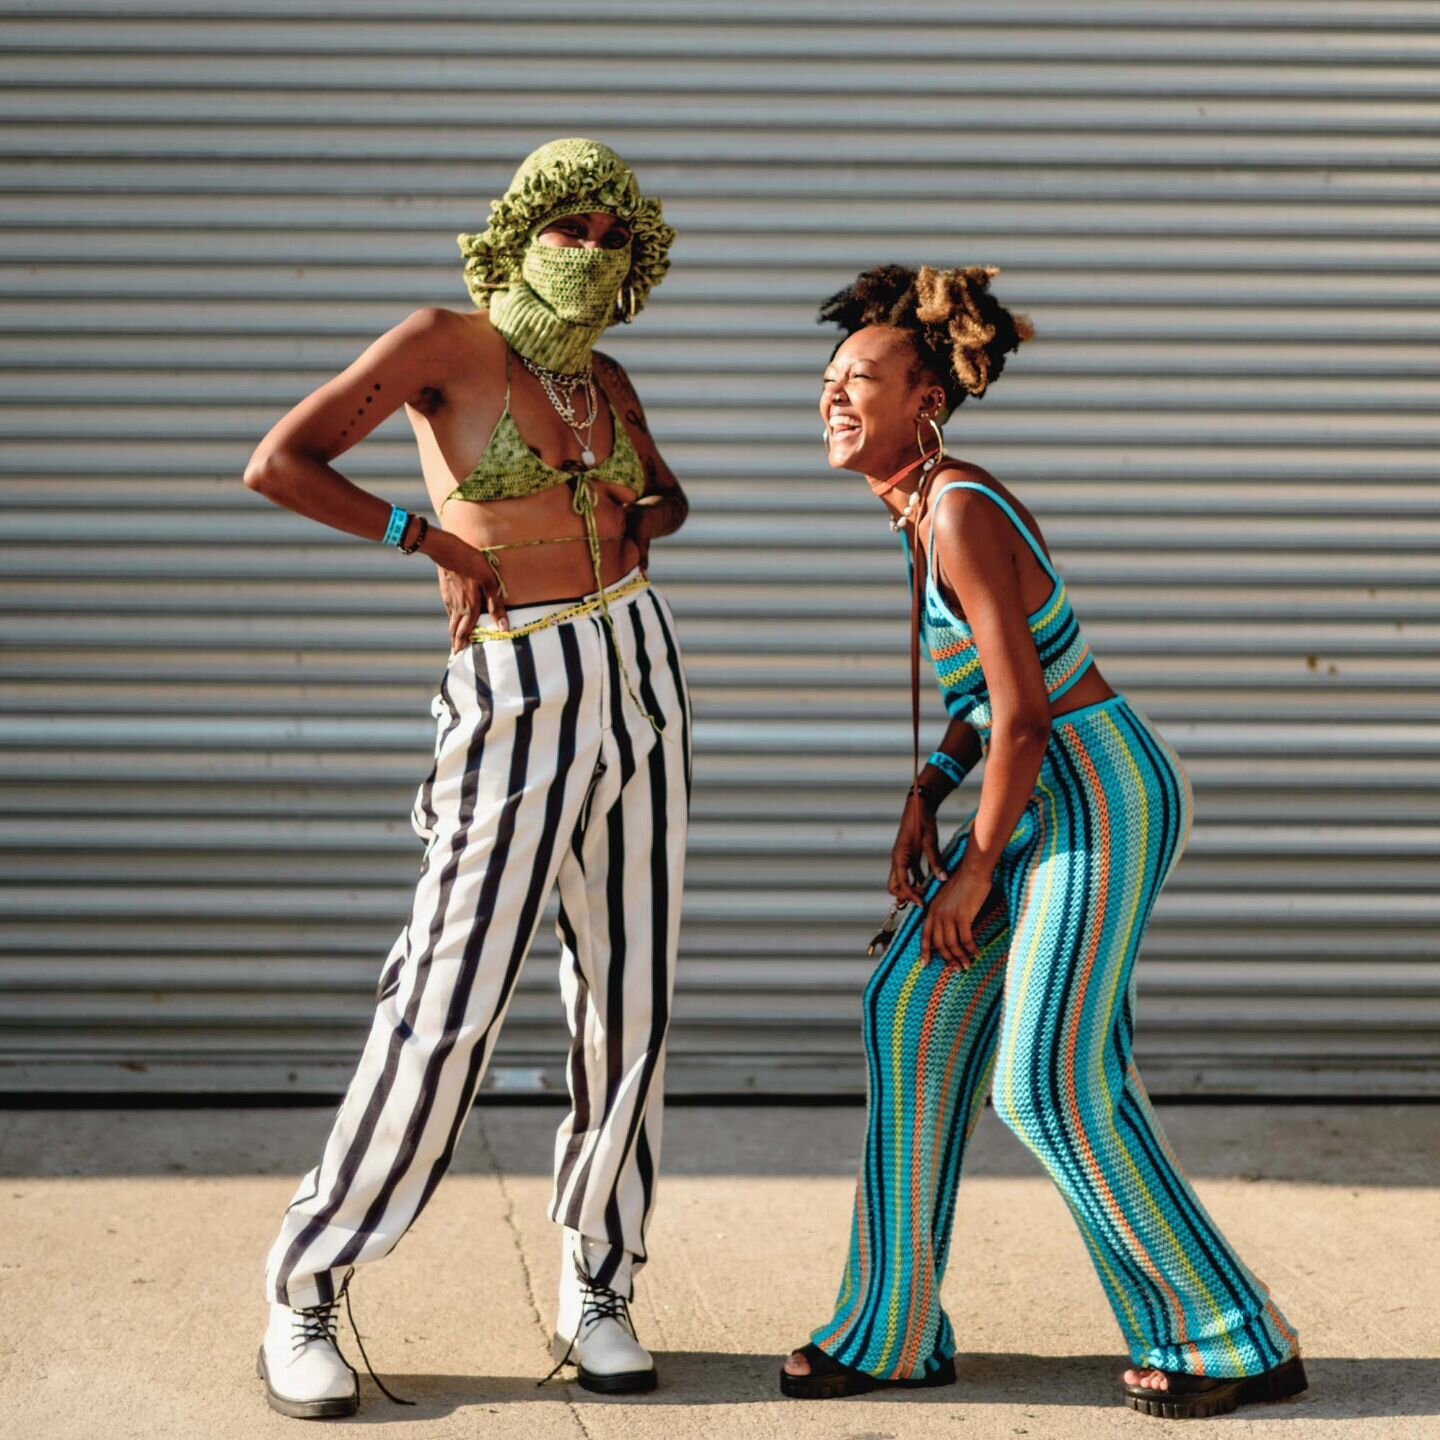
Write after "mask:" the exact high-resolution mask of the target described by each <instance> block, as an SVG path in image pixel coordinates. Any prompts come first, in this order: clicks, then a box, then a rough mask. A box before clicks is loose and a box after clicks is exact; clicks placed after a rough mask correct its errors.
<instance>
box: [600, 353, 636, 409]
mask: <svg viewBox="0 0 1440 1440" xmlns="http://www.w3.org/2000/svg"><path fill="white" fill-rule="evenodd" d="M595 368H596V369H597V370H598V371H599V372H600V378H601V380H602V381H604V383H605V386H606V388H607V389H608V390H609V391H610V393H611V394H612V395H614V396H615V398H616V399H617V400H619V399H624V400H628V401H629V402H630V403H631V404H633V405H638V404H639V403H640V397H639V395H637V394H636V393H635V382H634V381H633V380H631V378H630V375H629V372H628V371H627V370H626V369H625V367H624V366H623V365H622V364H621V363H620V362H619V361H618V360H617V359H616V358H615V357H614V356H613V355H607V354H605V352H604V351H603V350H597V351H595Z"/></svg>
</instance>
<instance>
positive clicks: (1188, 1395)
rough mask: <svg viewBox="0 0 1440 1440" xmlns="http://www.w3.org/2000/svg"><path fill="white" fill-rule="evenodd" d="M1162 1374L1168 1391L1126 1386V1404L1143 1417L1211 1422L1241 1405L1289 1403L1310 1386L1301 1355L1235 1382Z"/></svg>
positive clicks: (1243, 1376)
mask: <svg viewBox="0 0 1440 1440" xmlns="http://www.w3.org/2000/svg"><path fill="white" fill-rule="evenodd" d="M1137 1368H1138V1367H1137ZM1160 1373H1161V1374H1162V1375H1164V1376H1165V1378H1166V1380H1167V1381H1168V1382H1169V1388H1168V1389H1165V1390H1152V1389H1150V1387H1149V1386H1147V1385H1127V1386H1126V1387H1125V1403H1126V1404H1127V1405H1128V1406H1129V1407H1130V1408H1131V1409H1132V1410H1138V1411H1139V1412H1140V1413H1141V1414H1142V1415H1155V1416H1158V1417H1159V1418H1160V1419H1162V1420H1208V1419H1209V1418H1210V1417H1211V1416H1212V1415H1228V1414H1229V1413H1230V1412H1231V1411H1232V1410H1238V1409H1239V1408H1240V1407H1241V1406H1242V1405H1254V1404H1259V1403H1264V1402H1273V1401H1276V1400H1289V1399H1291V1398H1292V1397H1293V1396H1295V1395H1299V1394H1300V1393H1301V1392H1302V1391H1304V1390H1305V1389H1306V1388H1307V1386H1308V1385H1309V1381H1307V1380H1306V1378H1305V1366H1304V1365H1303V1364H1301V1362H1300V1357H1299V1356H1298V1355H1297V1356H1295V1358H1294V1359H1293V1360H1287V1361H1285V1363H1284V1364H1283V1365H1277V1366H1275V1368H1274V1369H1273V1370H1265V1371H1262V1372H1261V1373H1260V1374H1259V1375H1240V1376H1237V1377H1236V1378H1234V1379H1233V1380H1211V1379H1207V1378H1206V1377H1205V1376H1203V1375H1184V1374H1179V1373H1177V1372H1175V1371H1173V1370H1162V1371H1161V1372H1160Z"/></svg>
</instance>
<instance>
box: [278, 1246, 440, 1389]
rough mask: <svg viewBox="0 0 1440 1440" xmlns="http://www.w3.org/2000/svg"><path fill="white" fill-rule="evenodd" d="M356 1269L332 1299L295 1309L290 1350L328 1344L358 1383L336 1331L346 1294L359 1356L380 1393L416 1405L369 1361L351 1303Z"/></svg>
mask: <svg viewBox="0 0 1440 1440" xmlns="http://www.w3.org/2000/svg"><path fill="white" fill-rule="evenodd" d="M354 1273H355V1271H354V1270H353V1269H352V1270H347V1271H346V1272H345V1278H344V1280H342V1281H341V1282H340V1294H339V1295H337V1296H336V1297H335V1298H334V1299H333V1300H328V1301H326V1302H325V1303H324V1304H323V1305H311V1306H308V1307H307V1308H306V1309H304V1310H299V1309H297V1310H296V1311H295V1317H296V1318H295V1320H294V1322H293V1325H292V1328H291V1332H290V1334H291V1346H290V1348H291V1350H292V1351H293V1350H303V1349H304V1348H305V1346H306V1345H309V1344H310V1343H311V1342H312V1341H319V1342H321V1343H324V1344H327V1345H329V1346H330V1347H331V1348H332V1349H333V1350H334V1351H335V1353H336V1354H337V1355H338V1356H339V1357H340V1363H341V1364H342V1365H343V1366H344V1367H345V1368H346V1369H347V1370H348V1371H349V1372H350V1373H351V1374H352V1375H353V1376H354V1377H355V1380H356V1383H357V1384H358V1383H359V1380H360V1372H359V1371H358V1370H356V1368H355V1367H354V1366H353V1365H352V1364H351V1363H350V1361H349V1360H348V1359H347V1358H346V1355H345V1352H344V1351H343V1350H342V1349H341V1348H340V1339H339V1336H338V1335H337V1333H336V1330H337V1327H338V1325H339V1321H340V1298H341V1296H344V1298H345V1314H346V1316H347V1318H348V1319H349V1321H350V1330H351V1332H352V1333H353V1334H354V1336H355V1344H356V1345H357V1346H358V1347H359V1349H360V1358H361V1360H363V1361H364V1362H365V1373H366V1374H367V1375H369V1377H370V1378H371V1379H372V1380H373V1381H374V1382H375V1384H376V1385H377V1386H378V1387H379V1389H380V1393H381V1394H382V1395H383V1396H384V1397H385V1398H386V1399H387V1400H389V1401H390V1402H391V1404H394V1405H413V1404H414V1403H415V1402H414V1401H413V1400H402V1399H401V1398H400V1397H399V1396H398V1395H396V1394H395V1393H394V1392H393V1391H391V1390H389V1389H387V1388H386V1385H385V1382H384V1381H383V1380H382V1379H381V1378H380V1377H379V1376H378V1375H377V1374H376V1373H375V1369H374V1366H372V1365H371V1364H370V1357H369V1356H368V1355H367V1354H366V1353H365V1342H364V1341H363V1340H362V1339H361V1338H360V1327H359V1326H358V1325H357V1324H356V1323H355V1311H354V1310H353V1309H352V1308H351V1305H350V1277H351V1276H352V1275H353V1274H354Z"/></svg>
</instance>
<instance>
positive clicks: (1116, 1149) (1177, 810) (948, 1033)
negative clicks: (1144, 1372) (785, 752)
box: [812, 696, 1298, 1379]
mask: <svg viewBox="0 0 1440 1440" xmlns="http://www.w3.org/2000/svg"><path fill="white" fill-rule="evenodd" d="M1190 815H1191V797H1190V786H1189V782H1188V780H1187V779H1186V776H1185V772H1184V771H1183V769H1182V768H1181V766H1180V762H1179V760H1178V759H1177V757H1176V756H1175V754H1174V752H1173V751H1172V750H1171V749H1170V747H1169V746H1168V745H1167V744H1166V743H1165V741H1164V740H1162V739H1161V738H1160V736H1159V735H1158V734H1157V733H1156V732H1155V731H1154V730H1153V729H1152V728H1151V727H1150V725H1149V723H1148V722H1147V721H1146V720H1145V718H1144V717H1143V716H1142V715H1140V714H1139V713H1138V712H1137V711H1135V710H1134V709H1132V708H1131V707H1130V705H1129V704H1128V703H1127V702H1126V701H1125V699H1124V697H1122V696H1117V697H1116V698H1115V699H1112V700H1107V701H1104V702H1102V703H1101V704H1098V705H1092V706H1087V707H1085V708H1084V709H1082V710H1077V711H1074V712H1072V713H1071V714H1068V715H1063V716H1061V717H1059V718H1057V720H1056V721H1055V724H1054V728H1053V732H1052V735H1051V740H1050V745H1049V748H1048V750H1047V753H1046V756H1045V760H1044V763H1043V765H1042V767H1041V771H1040V776H1039V779H1038V781H1037V784H1036V788H1035V795H1034V798H1033V799H1032V800H1031V802H1030V804H1029V806H1028V807H1027V809H1026V811H1025V814H1024V816H1023V817H1022V819H1021V822H1020V824H1019V826H1018V827H1017V829H1016V831H1015V834H1014V836H1013V837H1012V838H1011V841H1010V843H1009V845H1008V846H1007V847H1006V849H1005V852H1004V856H1003V858H1002V860H1001V863H1000V865H999V867H998V868H997V871H996V893H995V894H994V895H992V903H991V905H990V906H988V907H987V909H986V910H985V911H984V912H983V913H982V917H981V923H980V925H979V926H978V927H977V931H976V940H977V944H978V945H979V946H980V952H979V960H978V962H977V963H976V964H975V965H973V966H972V967H971V968H970V970H969V971H968V972H965V971H962V970H960V969H959V968H958V967H957V966H952V965H947V964H944V963H942V962H940V961H938V960H932V961H931V963H930V964H929V965H922V964H921V963H920V920H921V917H920V915H919V914H917V913H915V912H912V913H911V914H910V915H909V916H908V917H907V920H906V923H905V924H904V925H903V926H902V927H901V929H900V930H899V932H898V933H897V934H896V936H895V938H894V940H893V941H892V942H891V946H890V950H889V953H888V954H887V955H886V957H885V959H884V960H883V961H882V962H881V964H880V965H879V966H878V968H877V969H876V971H875V974H874V976H873V978H872V979H871V981H870V984H869V986H868V987H867V989H866V991H865V1015H864V1034H865V1050H866V1055H867V1059H868V1066H869V1092H870V1105H869V1119H868V1129H867V1134H866V1141H865V1158H864V1168H863V1170H862V1172H861V1175H860V1181H859V1185H858V1187H857V1190H856V1197H855V1216H854V1221H853V1225H852V1228H851V1240H850V1255H849V1259H848V1262H847V1264H846V1267H845V1271H844V1275H843V1278H842V1281H841V1286H840V1296H839V1300H838V1302H837V1304H836V1310H835V1316H834V1318H833V1319H832V1320H831V1321H830V1322H829V1323H828V1324H826V1325H823V1326H822V1327H821V1328H820V1329H818V1330H817V1331H815V1333H814V1335H813V1337H812V1338H813V1340H814V1342H815V1343H816V1344H817V1345H818V1346H819V1347H820V1348H821V1349H822V1350H824V1351H826V1353H828V1354H829V1355H831V1356H832V1357H833V1358H834V1359H836V1360H839V1361H841V1362H843V1363H844V1364H846V1365H851V1366H854V1367H855V1368H857V1369H860V1370H864V1371H867V1372H868V1373H870V1374H872V1375H876V1376H884V1377H889V1378H895V1379H901V1378H909V1377H912V1376H916V1375H923V1374H924V1373H926V1372H927V1371H928V1370H933V1369H935V1368H936V1367H937V1366H938V1364H939V1363H940V1361H941V1359H942V1358H945V1357H948V1356H951V1355H953V1354H954V1353H955V1348H956V1346H955V1335H954V1332H953V1330H952V1329H951V1325H950V1321H949V1319H948V1318H947V1316H946V1315H945V1312H944V1310H943V1309H942V1307H941V1304H940V1282H941V1278H942V1276H943V1275H944V1273H945V1263H946V1258H947V1254H948V1251H949V1246H950V1231H951V1222H952V1218H953V1215H954V1209H955V1194H956V1189H957V1187H958V1185H959V1182H960V1171H961V1166H962V1163H963V1161H964V1156H965V1145H966V1141H967V1140H968V1139H969V1136H970V1133H971V1131H972V1130H973V1129H974V1126H975V1122H976V1120H977V1119H978V1118H979V1115H980V1111H981V1108H982V1107H983V1105H984V1103H985V1096H986V1093H987V1092H990V1093H992V1094H993V1097H994V1103H995V1109H996V1112H997V1113H998V1114H999V1116H1000V1118H1001V1119H1002V1120H1003V1121H1004V1122H1005V1124H1006V1125H1008V1126H1009V1127H1010V1129H1012V1130H1013V1131H1014V1132H1015V1134H1016V1135H1018V1136H1019V1137H1020V1139H1021V1140H1022V1141H1023V1142H1024V1143H1025V1145H1026V1146H1027V1148H1029V1149H1030V1150H1031V1151H1032V1152H1033V1153H1034V1154H1035V1155H1036V1156H1037V1157H1038V1159H1039V1160H1040V1162H1041V1164H1042V1165H1043V1166H1044V1167H1045V1169H1046V1170H1047V1171H1048V1173H1049V1175H1050V1178H1051V1179H1052V1180H1054V1182H1055V1184H1056V1185H1057V1186H1058V1187H1059V1189H1060V1193H1061V1194H1062V1195H1063V1196H1064V1197H1065V1201H1066V1203H1067V1204H1068V1206H1069V1208H1070V1213H1071V1214H1072V1215H1073V1216H1074V1217H1075V1222H1076V1224H1077V1225H1078V1226H1079V1227H1080V1233H1081V1235H1082V1236H1083V1237H1084V1240H1085V1244H1086V1246H1087V1247H1088V1249H1089V1252H1090V1257H1091V1259H1092V1260H1093V1261H1094V1264H1095V1269H1096V1271H1097V1272H1098V1274H1099V1276H1100V1283H1101V1284H1102V1285H1103V1286H1104V1288H1105V1294H1106V1296H1107V1298H1108V1299H1109V1301H1110V1305H1111V1307H1112V1308H1113V1310H1114V1312H1115V1318H1116V1320H1117V1321H1118V1322H1119V1325H1120V1329H1121V1330H1122V1331H1123V1333H1124V1336H1125V1340H1126V1342H1127V1344H1128V1346H1129V1350H1130V1358H1131V1360H1132V1362H1133V1363H1134V1364H1135V1365H1137V1366H1157V1367H1160V1368H1162V1369H1166V1370H1174V1371H1185V1372H1189V1373H1192V1374H1200V1375H1209V1376H1216V1377H1221V1376H1226V1377H1228V1376H1237V1375H1251V1374H1255V1373H1257V1372H1259V1371H1262V1370H1266V1369H1269V1368H1270V1367H1272V1366H1274V1365H1278V1364H1279V1363H1281V1362H1282V1361H1284V1360H1286V1359H1289V1358H1290V1356H1292V1355H1294V1354H1296V1353H1298V1351H1297V1341H1296V1336H1295V1332H1294V1331H1293V1330H1292V1329H1291V1327H1290V1325H1289V1323H1288V1322H1287V1321H1286V1319H1285V1317H1284V1316H1283V1315H1282V1314H1281V1313H1280V1311H1279V1310H1278V1309H1277V1308H1276V1306H1275V1305H1274V1303H1273V1302H1272V1301H1271V1300H1270V1298H1269V1292H1268V1291H1267V1290H1266V1288H1265V1286H1264V1285H1263V1284H1262V1283H1261V1282H1260V1281H1258V1280H1257V1279H1256V1278H1255V1277H1254V1275H1252V1274H1251V1273H1250V1271H1249V1270H1247V1269H1246V1267H1245V1266H1244V1264H1243V1263H1242V1262H1241V1260H1240V1259H1239V1257H1238V1256H1237V1255H1236V1254H1235V1252H1234V1251H1233V1250H1232V1249H1231V1248H1230V1246H1229V1245H1228V1244H1227V1243H1226V1241H1225V1238H1224V1237H1223V1236H1222V1235H1221V1234H1220V1231H1219V1230H1218V1229H1217V1227H1216V1225H1215V1222H1214V1221H1213V1220H1212V1219H1211V1218H1210V1216H1209V1215H1208V1214H1207V1213H1206V1211H1205V1208H1204V1206H1203V1205H1201V1203H1200V1201H1199V1199H1198V1198H1197V1196H1196V1194H1195V1192H1194V1190H1193V1189H1192V1188H1191V1186H1190V1184H1189V1182H1188V1181H1187V1180H1186V1178H1185V1177H1184V1175H1183V1174H1182V1173H1181V1171H1180V1168H1179V1165H1178V1164H1177V1163H1176V1160H1175V1156H1174V1155H1173V1153H1172V1152H1171V1150H1170V1147H1169V1145H1168V1143H1167V1142H1166V1139H1165V1135H1164V1132H1163V1131H1162V1130H1161V1128H1160V1123H1159V1121H1158V1120H1157V1118H1156V1116H1155V1113H1154V1111H1153V1110H1152V1109H1151V1107H1150V1102H1149V1099H1148V1097H1147V1096H1146V1094H1145V1090H1144V1087H1143V1086H1142V1084H1141V1082H1140V1077H1139V1075H1138V1074H1137V1073H1136V1070H1135V1067H1134V1065H1133V1063H1132V1061H1131V1058H1130V1057H1131V1041H1132V1032H1133V1023H1134V980H1133V973H1134V965H1135V957H1136V954H1137V952H1138V950H1139V948H1140V941H1141V938H1142V937H1143V935H1144V933H1145V926H1146V922H1147V921H1148V920H1149V918H1150V913H1151V910H1152V909H1153V907H1154V904H1155V899H1156V896H1157V895H1158V894H1159V893H1160V887H1161V886H1162V885H1163V884H1164V882H1165V880H1166V878H1167V877H1168V876H1169V874H1170V872H1171V871H1172V870H1173V869H1174V868H1175V864H1176V862H1177V861H1178V860H1179V858H1180V853H1181V851H1182V850H1183V849H1184V846H1185V841H1186V839H1187V838H1188V836H1189V830H1190ZM968 836H969V823H968V822H967V823H966V825H964V826H962V827H961V829H960V831H959V832H958V833H957V834H956V835H955V836H954V838H953V839H952V840H951V841H950V843H949V845H948V846H947V848H946V853H945V860H946V866H947V869H950V870H952V871H953V869H954V868H955V867H956V866H958V864H959V863H960V859H961V856H962V855H963V853H964V849H965V845H966V843H967V840H968Z"/></svg>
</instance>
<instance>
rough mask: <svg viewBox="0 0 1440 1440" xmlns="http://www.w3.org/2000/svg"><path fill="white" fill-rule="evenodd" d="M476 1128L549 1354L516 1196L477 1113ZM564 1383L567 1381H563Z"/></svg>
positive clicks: (581, 1424) (575, 1414) (580, 1425)
mask: <svg viewBox="0 0 1440 1440" xmlns="http://www.w3.org/2000/svg"><path fill="white" fill-rule="evenodd" d="M475 1131H476V1134H477V1136H478V1138H479V1140H480V1148H481V1150H482V1151H484V1153H485V1158H486V1159H487V1160H488V1161H489V1162H490V1164H491V1167H492V1168H493V1169H494V1171H495V1181H496V1184H497V1185H498V1186H499V1188H500V1205H501V1214H502V1215H503V1217H504V1220H505V1227H506V1229H507V1230H509V1232H510V1240H511V1243H512V1245H513V1246H514V1248H515V1258H516V1259H517V1260H518V1261H519V1262H520V1273H521V1274H522V1275H524V1277H525V1293H526V1295H528V1296H529V1297H530V1313H531V1314H532V1315H533V1316H534V1317H535V1327H536V1329H538V1330H539V1331H540V1334H541V1337H542V1338H543V1340H544V1342H545V1349H546V1353H547V1354H549V1349H550V1336H549V1334H548V1333H547V1332H546V1329H545V1317H544V1315H542V1314H541V1311H540V1297H539V1295H538V1294H537V1293H536V1288H535V1272H534V1271H533V1270H532V1269H531V1268H530V1257H529V1256H528V1255H527V1254H526V1253H525V1237H524V1236H523V1235H522V1234H521V1231H520V1224H519V1222H518V1221H517V1220H516V1218H515V1213H516V1212H515V1197H514V1196H513V1195H512V1194H511V1193H510V1187H509V1185H507V1184H506V1183H505V1171H504V1170H503V1169H502V1168H501V1166H500V1157H499V1156H498V1155H497V1154H496V1153H495V1147H494V1146H493V1145H492V1144H491V1143H490V1136H489V1134H488V1133H487V1132H486V1129H485V1120H484V1117H483V1115H479V1114H477V1115H476V1116H475ZM561 1383H562V1384H564V1383H568V1382H565V1381H562V1382H561ZM559 1395H560V1399H561V1400H563V1401H564V1402H565V1408H566V1410H567V1411H568V1412H569V1414H570V1418H571V1419H572V1420H573V1421H574V1422H575V1428H576V1429H577V1430H579V1432H580V1433H581V1435H583V1436H584V1437H585V1440H593V1437H592V1436H591V1434H590V1430H589V1427H588V1426H587V1425H586V1424H585V1421H584V1419H583V1418H582V1416H581V1414H580V1411H579V1409H578V1408H577V1406H576V1404H575V1402H574V1400H572V1399H571V1398H570V1396H569V1395H568V1394H566V1393H565V1392H564V1391H563V1390H562V1391H560V1392H559Z"/></svg>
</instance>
